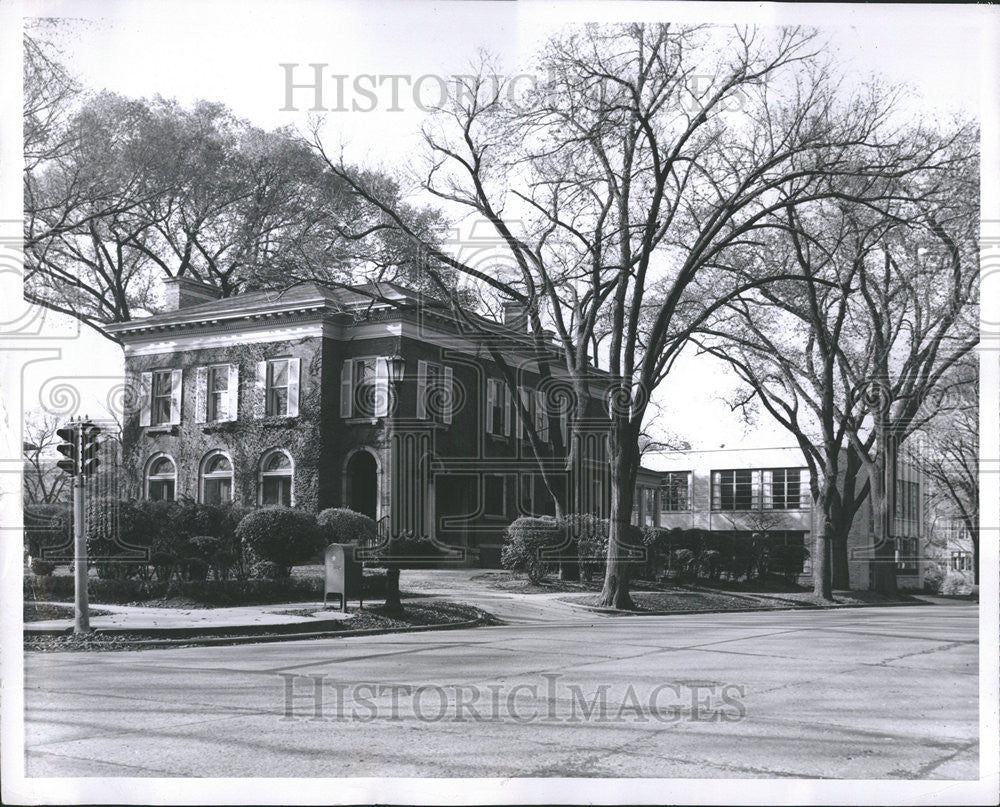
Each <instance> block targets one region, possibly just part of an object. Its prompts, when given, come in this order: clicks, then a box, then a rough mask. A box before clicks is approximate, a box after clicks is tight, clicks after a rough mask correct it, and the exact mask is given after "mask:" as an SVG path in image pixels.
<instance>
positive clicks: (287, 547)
mask: <svg viewBox="0 0 1000 807" xmlns="http://www.w3.org/2000/svg"><path fill="white" fill-rule="evenodd" d="M236 537H237V539H238V540H239V542H240V545H241V546H242V547H244V548H246V549H247V550H249V551H250V552H251V553H252V554H253V556H254V557H255V558H257V559H259V560H267V561H271V563H273V564H275V566H277V567H279V569H280V570H281V576H282V577H288V576H289V575H290V574H291V571H292V566H294V565H295V564H296V563H305V562H306V561H308V560H310V559H312V558H313V556H314V555H316V553H317V552H319V550H320V549H322V547H323V536H322V534H321V533H320V530H319V528H318V527H317V526H316V518H315V516H313V515H312V514H311V513H308V512H306V511H304V510H294V509H292V508H291V507H268V508H265V509H263V510H254V511H253V512H251V513H248V514H247V515H246V516H244V517H243V520H242V521H241V522H240V525H239V526H238V527H237V528H236Z"/></svg>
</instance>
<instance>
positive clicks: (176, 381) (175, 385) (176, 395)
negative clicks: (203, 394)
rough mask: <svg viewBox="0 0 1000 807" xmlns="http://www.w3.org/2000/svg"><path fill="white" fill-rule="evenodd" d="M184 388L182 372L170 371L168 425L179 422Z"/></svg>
mask: <svg viewBox="0 0 1000 807" xmlns="http://www.w3.org/2000/svg"><path fill="white" fill-rule="evenodd" d="M183 386H184V371H183V370H171V371H170V425H171V426H176V425H177V424H178V423H180V422H181V402H182V394H183Z"/></svg>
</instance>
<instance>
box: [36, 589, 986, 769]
mask: <svg viewBox="0 0 1000 807" xmlns="http://www.w3.org/2000/svg"><path fill="white" fill-rule="evenodd" d="M977 638H978V632H977V610H976V608H975V606H965V605H963V606H925V607H906V608H903V607H900V608H871V609H858V610H853V609H852V610H840V611H811V612H780V613H767V612H757V613H744V614H738V613H732V614H712V615H689V616H674V617H621V618H594V619H593V620H592V621H591V622H590V623H588V622H586V621H574V622H572V623H566V624H532V625H518V626H505V627H496V628H482V629H477V630H462V631H447V632H436V633H423V634H396V635H386V636H378V637H367V638H360V637H359V638H355V639H332V640H315V641H300V642H289V643H279V644H261V645H241V646H236V647H201V648H183V649H171V650H149V651H142V652H118V653H54V654H38V653H29V654H27V656H26V661H25V665H26V666H25V684H26V696H25V720H26V739H25V742H26V758H25V764H26V773H27V775H28V776H143V777H147V776H152V777H159V776H213V777H219V776H226V777H229V776H232V777H242V776H269V777H278V776H303V777H318V776H432V777H433V776H449V777H450V776H454V777H498V776H499V777H508V776H530V777H546V776H580V777H587V776H602V777H692V778H723V777H730V778H746V777H832V778H851V779H854V778H859V779H868V778H883V777H884V778H926V779H973V778H977V777H978V764H979V763H978V753H979V752H978V742H977V732H978V677H977V668H978V642H977ZM316 687H318V689H317V688H316Z"/></svg>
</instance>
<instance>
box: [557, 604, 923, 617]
mask: <svg viewBox="0 0 1000 807" xmlns="http://www.w3.org/2000/svg"><path fill="white" fill-rule="evenodd" d="M574 604H575V605H578V606H579V607H580V608H586V609H587V610H588V611H594V612H595V613H598V614H609V615H611V616H683V615H684V614H744V613H749V612H751V611H836V610H840V609H844V608H887V607H893V608H895V607H898V606H900V605H930V604H931V603H927V602H912V601H905V602H904V601H899V602H866V603H834V604H833V605H816V604H814V603H808V604H803V605H779V606H776V607H775V608H765V607H761V608H698V609H694V610H691V611H620V610H618V609H617V608H604V607H603V606H600V605H586V604H584V603H574Z"/></svg>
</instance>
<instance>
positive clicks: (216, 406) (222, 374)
mask: <svg viewBox="0 0 1000 807" xmlns="http://www.w3.org/2000/svg"><path fill="white" fill-rule="evenodd" d="M207 381H208V388H207V389H206V398H205V406H206V413H205V414H206V416H207V418H208V420H210V421H212V420H223V419H224V418H226V417H227V415H228V403H229V365H228V364H217V365H215V366H213V367H209V368H208V375H207Z"/></svg>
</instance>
